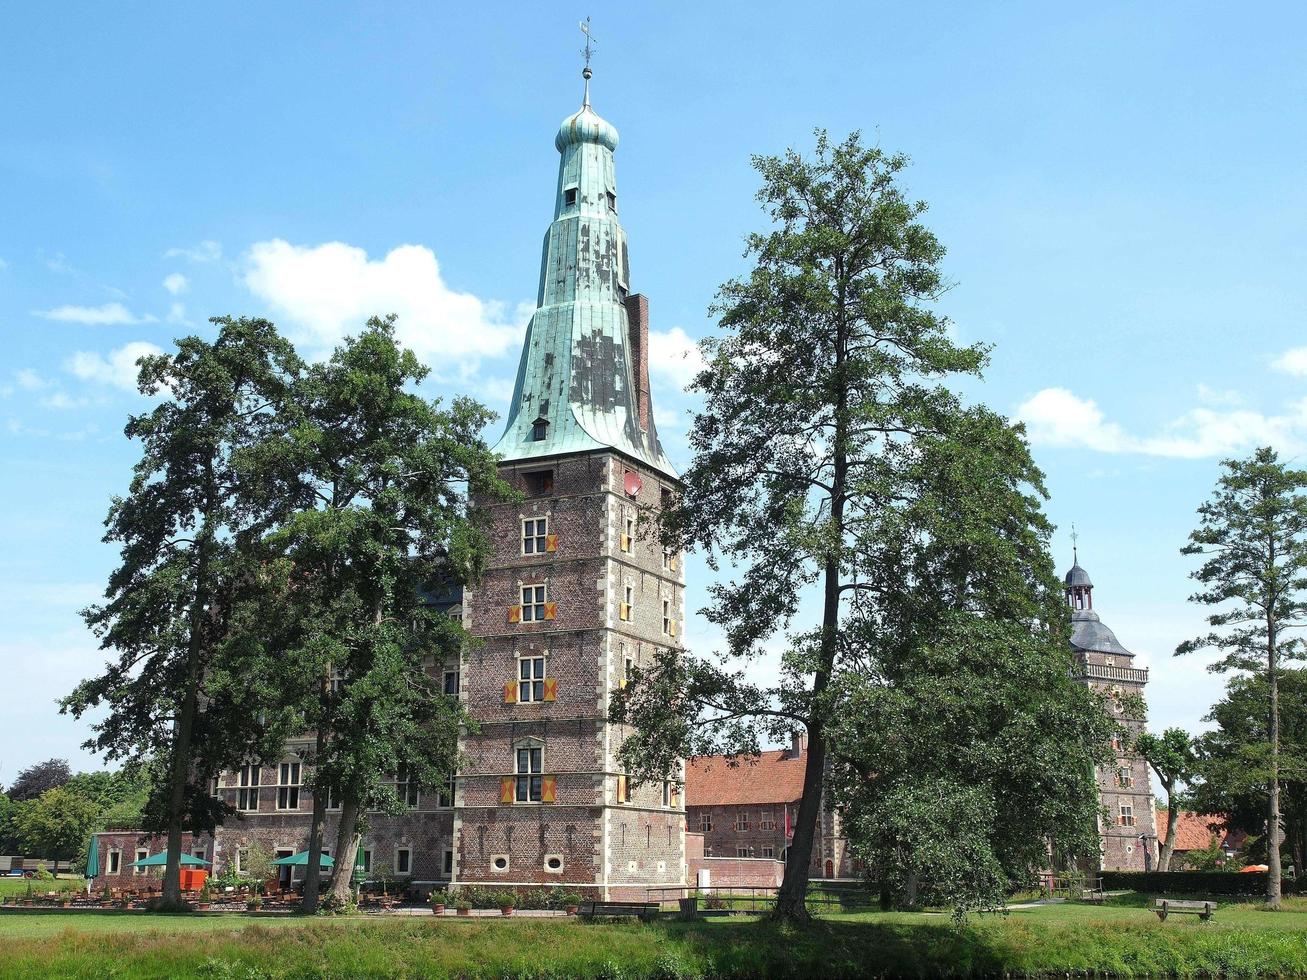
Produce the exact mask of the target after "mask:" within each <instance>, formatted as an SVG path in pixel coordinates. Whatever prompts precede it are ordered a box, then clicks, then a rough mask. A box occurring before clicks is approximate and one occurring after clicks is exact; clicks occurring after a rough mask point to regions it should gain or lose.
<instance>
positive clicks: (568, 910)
mask: <svg viewBox="0 0 1307 980" xmlns="http://www.w3.org/2000/svg"><path fill="white" fill-rule="evenodd" d="M563 911H565V912H566V913H567V914H568V915H576V913H577V912H578V911H579V908H578V906H575V905H569V906H567V908H566V909H564V910H563Z"/></svg>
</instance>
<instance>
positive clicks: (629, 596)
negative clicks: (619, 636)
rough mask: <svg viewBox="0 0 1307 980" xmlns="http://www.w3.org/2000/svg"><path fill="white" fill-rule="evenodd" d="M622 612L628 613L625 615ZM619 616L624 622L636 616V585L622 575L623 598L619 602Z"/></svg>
mask: <svg viewBox="0 0 1307 980" xmlns="http://www.w3.org/2000/svg"><path fill="white" fill-rule="evenodd" d="M622 613H626V615H625V616H623V615H622ZM617 616H618V618H619V619H620V620H621V621H622V622H624V623H629V622H631V620H633V619H634V618H635V585H634V584H633V583H632V582H631V580H630V579H629V578H627V577H625V576H623V577H622V599H621V602H620V603H618V607H617Z"/></svg>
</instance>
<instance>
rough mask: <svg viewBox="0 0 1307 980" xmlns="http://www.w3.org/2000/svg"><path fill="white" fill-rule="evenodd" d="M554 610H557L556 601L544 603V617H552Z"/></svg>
mask: <svg viewBox="0 0 1307 980" xmlns="http://www.w3.org/2000/svg"><path fill="white" fill-rule="evenodd" d="M556 612H558V603H556V602H546V603H545V619H553V618H554V614H555V613H556Z"/></svg>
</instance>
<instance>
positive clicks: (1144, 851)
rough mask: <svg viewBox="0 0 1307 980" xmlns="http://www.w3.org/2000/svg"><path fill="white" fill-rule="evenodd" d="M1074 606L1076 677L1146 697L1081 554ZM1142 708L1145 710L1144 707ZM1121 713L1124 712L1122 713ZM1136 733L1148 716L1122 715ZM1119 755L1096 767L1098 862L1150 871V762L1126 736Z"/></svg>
mask: <svg viewBox="0 0 1307 980" xmlns="http://www.w3.org/2000/svg"><path fill="white" fill-rule="evenodd" d="M1066 599H1067V602H1068V604H1069V605H1070V606H1071V649H1072V651H1073V652H1074V653H1075V668H1074V669H1075V671H1076V678H1077V679H1078V680H1080V681H1081V682H1083V683H1085V684H1088V685H1089V686H1090V687H1092V688H1094V689H1095V690H1099V691H1105V692H1109V693H1112V694H1121V695H1130V694H1133V695H1137V696H1138V697H1139V699H1140V701H1141V702H1142V700H1143V697H1144V686H1145V685H1146V684H1147V683H1148V671H1147V670H1146V669H1143V668H1139V667H1135V666H1134V657H1135V655H1134V654H1133V653H1131V652H1130V651H1129V650H1127V649H1126V648H1125V647H1123V646H1122V645H1121V643H1120V642H1119V641H1118V640H1117V638H1116V635H1115V634H1114V633H1113V632H1112V631H1111V630H1110V629H1108V628H1107V627H1106V626H1105V625H1104V624H1103V622H1102V620H1100V619H1099V618H1098V613H1096V612H1095V611H1094V585H1093V582H1091V581H1090V579H1089V573H1088V572H1086V571H1085V570H1084V569H1083V568H1081V567H1080V563H1079V561H1078V560H1077V561H1076V562H1074V563H1073V565H1072V567H1071V570H1070V571H1069V572H1067V573H1066ZM1141 714H1143V712H1141ZM1118 717H1121V716H1120V715H1118ZM1122 720H1123V721H1124V724H1125V727H1126V728H1127V729H1129V730H1130V731H1131V732H1132V733H1138V732H1140V731H1143V729H1144V725H1145V723H1146V721H1147V718H1146V717H1139V718H1130V717H1124V718H1123V719H1122ZM1113 749H1114V750H1115V752H1116V758H1115V759H1114V760H1113V761H1112V763H1111V764H1109V765H1105V766H1099V767H1098V773H1097V775H1098V797H1099V802H1100V804H1101V806H1102V809H1103V810H1104V811H1105V814H1100V815H1099V818H1098V819H1099V838H1100V840H1101V842H1102V844H1101V860H1100V867H1101V868H1102V869H1104V870H1108V871H1151V870H1153V869H1154V868H1155V867H1156V866H1157V827H1156V821H1155V817H1154V812H1153V811H1154V807H1153V791H1152V786H1151V780H1150V778H1149V777H1150V773H1149V769H1148V763H1147V762H1146V761H1145V760H1144V758H1143V757H1142V756H1140V755H1139V754H1138V753H1136V752H1134V751H1133V750H1132V749H1131V748H1130V746H1129V744H1127V742H1125V741H1121V740H1118V741H1117V742H1116V743H1114V745H1113Z"/></svg>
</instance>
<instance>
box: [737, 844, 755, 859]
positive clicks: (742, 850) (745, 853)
mask: <svg viewBox="0 0 1307 980" xmlns="http://www.w3.org/2000/svg"><path fill="white" fill-rule="evenodd" d="M735 856H736V857H737V858H751V857H753V848H752V847H745V846H744V845H740V846H739V847H736V848H735Z"/></svg>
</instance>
